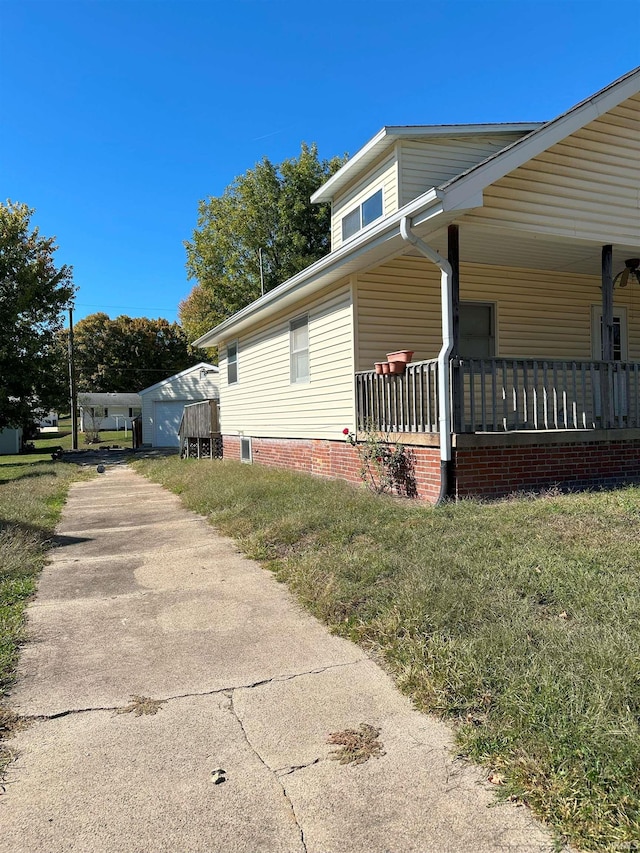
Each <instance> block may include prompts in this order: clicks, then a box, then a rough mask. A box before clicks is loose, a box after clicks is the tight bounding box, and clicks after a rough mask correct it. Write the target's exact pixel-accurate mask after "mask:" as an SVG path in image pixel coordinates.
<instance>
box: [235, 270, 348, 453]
mask: <svg viewBox="0 0 640 853" xmlns="http://www.w3.org/2000/svg"><path fill="white" fill-rule="evenodd" d="M303 314H307V315H308V317H309V382H306V383H305V382H298V383H291V381H290V373H289V371H290V364H289V321H290V320H294V319H296V318H297V317H300V316H301V315H303ZM220 354H221V362H220V366H221V372H222V375H223V376H226V363H225V362H226V350H225V347H224V345H223V346H221V347H220ZM353 373H354V367H353V310H352V301H351V287H350V284H349V282H348V281H344V282H342V283H341V285H339V286H338V287H337V288H333V289H332V290H331V291H329V292H328V293H326V294H325V295H323V296H320V297H318V298H317V299H315V300H314V301H313V302H310V303H307V304H304V305H300V307H299V308H297V309H292V310H290V311H288V312H287V313H286V314H283V315H281V316H280V317H278V318H276V319H274V320H273V321H272V322H270V323H269V324H268V325H267V326H262V327H260V328H256V329H255V330H252V331H250V332H248V333H244V334H242V335H240V336H239V337H238V382H237V384H235V385H227V384H226V382H224V383H223V385H222V388H221V402H220V417H221V429H222V432H223V433H224V434H227V435H236V434H239V435H247V436H256V437H271V438H329V439H341V438H342V437H343V436H342V430H343V429H344V427H351V426H353V419H354V401H353V382H354V380H353Z"/></svg>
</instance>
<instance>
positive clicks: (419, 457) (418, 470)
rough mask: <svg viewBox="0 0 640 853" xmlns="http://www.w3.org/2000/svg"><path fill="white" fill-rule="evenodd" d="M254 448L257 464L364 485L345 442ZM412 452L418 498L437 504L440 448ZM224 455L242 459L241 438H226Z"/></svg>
mask: <svg viewBox="0 0 640 853" xmlns="http://www.w3.org/2000/svg"><path fill="white" fill-rule="evenodd" d="M251 445H252V447H251V450H252V461H253V463H255V464H260V465H267V466H269V467H273V468H288V469H292V470H294V471H304V472H306V473H308V474H315V475H316V476H321V477H333V478H337V479H340V480H346V481H347V482H349V483H354V484H362V478H361V476H360V461H359V457H358V454H357V452H356V450H355V448H354V447H352V446H351V445H350V444H348V443H347V442H346V441H345V440H342V441H325V440H319V439H278V438H252V439H251ZM410 453H411V457H412V472H413V475H414V477H415V483H416V491H417V494H416V497H417V498H418V499H419V500H425V501H429V502H431V503H434V502H435V501H436V500H437V498H438V494H439V492H440V449H439V448H438V447H412V448H411V449H410ZM223 456H224V458H225V459H234V460H240V437H239V436H233V435H225V436H223Z"/></svg>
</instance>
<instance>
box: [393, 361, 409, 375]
mask: <svg viewBox="0 0 640 853" xmlns="http://www.w3.org/2000/svg"><path fill="white" fill-rule="evenodd" d="M406 366H407V364H406V362H404V361H390V362H389V373H393V374H395V375H396V376H397V375H398V374H400V373H404V370H405V367H406Z"/></svg>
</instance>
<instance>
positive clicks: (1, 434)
mask: <svg viewBox="0 0 640 853" xmlns="http://www.w3.org/2000/svg"><path fill="white" fill-rule="evenodd" d="M21 446H22V429H20V428H19V427H18V428H17V429H14V427H6V428H5V429H0V455H3V454H11V455H12V454H15V453H20V448H21Z"/></svg>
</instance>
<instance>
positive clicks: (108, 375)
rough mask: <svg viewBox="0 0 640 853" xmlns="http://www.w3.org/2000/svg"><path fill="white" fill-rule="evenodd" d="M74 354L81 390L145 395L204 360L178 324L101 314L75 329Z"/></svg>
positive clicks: (79, 323) (83, 321) (84, 320)
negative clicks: (144, 391)
mask: <svg viewBox="0 0 640 853" xmlns="http://www.w3.org/2000/svg"><path fill="white" fill-rule="evenodd" d="M74 350H75V365H76V376H77V384H78V391H94V392H109V391H123V392H127V391H130V392H137V391H141V390H142V389H143V388H148V387H149V385H153V384H154V383H156V382H159V381H160V380H161V379H165V378H166V377H167V376H172V375H173V374H174V373H179V372H180V371H181V370H185V369H186V368H187V367H191V366H192V365H193V364H196V363H197V362H198V361H201V360H202V353H201V352H195V351H194V350H192V348H191V347H190V346H189V342H188V340H187V336H186V334H185V332H184V330H183V329H182V327H181V326H180V325H179V324H178V323H169V321H168V320H164V319H157V320H151V319H148V318H147V317H127V316H126V315H124V314H123V315H121V316H119V317H116V318H115V320H112V319H111V318H110V317H109V316H108V315H107V314H105V313H103V312H98V313H96V314H89V316H87V317H85V318H84V319H82V320H80V321H79V322H78V323H77V324H76V325H75V327H74Z"/></svg>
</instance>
